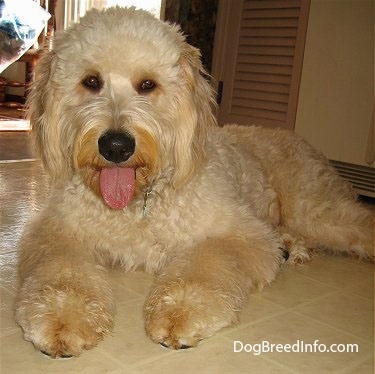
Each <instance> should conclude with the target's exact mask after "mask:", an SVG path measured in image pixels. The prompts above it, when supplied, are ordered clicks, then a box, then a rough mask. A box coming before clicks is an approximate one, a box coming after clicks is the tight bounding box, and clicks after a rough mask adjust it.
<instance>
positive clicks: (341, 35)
mask: <svg viewBox="0 0 375 374" xmlns="http://www.w3.org/2000/svg"><path fill="white" fill-rule="evenodd" d="M373 107H374V1H373V0H311V6H310V15H309V25H308V30H307V39H306V46H305V56H304V63H303V70H302V80H301V86H300V95H299V104H298V110H297V119H296V126H295V131H296V132H297V133H299V134H301V135H302V136H304V137H305V138H306V139H307V140H308V141H309V142H310V143H311V144H312V145H314V146H315V147H317V148H318V149H320V150H321V151H323V153H324V154H325V155H326V156H327V157H328V158H330V159H333V160H337V161H344V162H349V163H353V164H358V165H365V166H369V163H368V162H366V159H367V161H369V159H371V160H370V161H372V166H374V157H375V151H374V142H373V137H374V133H373V132H372V135H370V133H371V130H372V131H373V126H374V119H373V116H372V111H373ZM371 143H372V145H371ZM366 152H367V153H366ZM366 154H367V157H366Z"/></svg>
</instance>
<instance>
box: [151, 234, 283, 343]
mask: <svg viewBox="0 0 375 374" xmlns="http://www.w3.org/2000/svg"><path fill="white" fill-rule="evenodd" d="M281 263H282V251H281V250H280V249H279V248H278V245H277V244H276V242H274V241H272V240H271V241H268V240H266V239H253V240H250V241H247V240H246V241H245V240H244V239H238V240H237V239H218V240H215V239H210V240H207V241H205V242H204V243H202V244H200V245H198V246H197V247H195V248H194V249H192V250H191V251H188V252H186V253H185V255H184V256H177V257H176V258H175V259H174V260H172V261H171V262H170V263H169V264H168V265H167V266H166V267H165V269H163V271H162V272H161V273H160V275H159V276H158V277H157V280H156V283H155V285H154V286H153V288H152V290H151V292H150V295H149V297H148V300H147V301H146V304H145V309H144V313H145V323H146V332H147V334H148V336H149V337H150V338H151V339H152V340H153V341H154V342H156V343H160V344H162V345H164V346H167V347H170V348H173V349H183V348H188V347H194V346H196V345H197V344H198V342H199V341H200V340H202V339H204V338H207V337H209V336H211V335H213V334H214V333H215V332H216V331H218V330H219V329H221V328H223V327H225V326H228V325H230V324H232V323H233V322H235V321H236V319H237V314H238V313H237V312H239V311H240V310H241V308H242V306H243V304H244V302H245V301H246V297H247V295H248V293H249V291H251V290H252V289H257V288H262V287H263V286H264V285H266V284H268V283H270V282H271V281H272V280H273V279H274V277H275V275H276V273H277V271H278V269H279V267H280V264H281Z"/></svg>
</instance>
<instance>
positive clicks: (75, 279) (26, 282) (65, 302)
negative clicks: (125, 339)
mask: <svg viewBox="0 0 375 374" xmlns="http://www.w3.org/2000/svg"><path fill="white" fill-rule="evenodd" d="M51 222H53V221H52V220H48V219H45V220H40V221H39V222H38V223H36V224H34V225H33V226H32V227H31V228H30V230H29V231H28V232H27V233H25V234H24V236H23V238H22V240H21V245H20V254H19V275H20V278H21V286H20V290H19V294H18V298H17V304H16V320H17V322H18V324H19V325H20V326H21V327H22V329H23V331H24V337H25V339H26V340H29V341H31V342H32V343H33V344H34V346H35V347H36V348H37V349H39V350H41V351H42V352H44V353H46V354H48V355H50V356H51V357H55V358H56V357H67V356H72V355H74V356H77V355H79V354H80V353H81V352H82V351H83V350H84V349H90V348H92V347H94V346H95V345H96V344H97V343H98V342H99V341H100V340H101V339H103V337H104V335H105V334H106V333H108V332H109V331H110V329H111V327H112V320H113V313H114V301H113V296H112V292H111V289H110V287H109V285H108V282H107V281H106V279H105V274H104V273H105V271H104V269H102V268H101V267H99V266H96V265H95V261H94V255H93V253H92V252H90V250H88V248H86V246H85V243H84V242H83V241H80V240H79V239H78V238H77V236H75V235H74V234H73V233H72V232H71V231H69V230H68V229H66V228H64V227H63V226H61V225H58V224H57V223H56V224H55V226H53V225H52V224H51Z"/></svg>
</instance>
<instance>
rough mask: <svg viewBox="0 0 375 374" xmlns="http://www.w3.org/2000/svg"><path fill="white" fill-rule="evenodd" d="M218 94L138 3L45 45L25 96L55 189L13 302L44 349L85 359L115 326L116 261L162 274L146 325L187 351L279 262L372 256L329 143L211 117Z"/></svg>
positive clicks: (35, 224) (364, 217) (90, 17)
mask: <svg viewBox="0 0 375 374" xmlns="http://www.w3.org/2000/svg"><path fill="white" fill-rule="evenodd" d="M213 97H214V93H213V90H212V89H211V87H210V84H209V83H208V81H207V80H206V73H205V71H204V69H203V67H202V64H201V60H200V52H199V51H198V50H197V49H196V48H194V47H192V46H190V45H189V44H187V42H186V41H185V36H184V35H183V34H182V32H181V31H180V29H179V27H178V26H177V25H172V24H169V23H166V22H162V21H159V20H157V19H156V18H154V17H153V16H151V15H150V14H149V13H147V12H145V11H142V10H136V9H135V8H119V7H116V8H109V9H107V10H104V11H98V10H91V11H89V12H88V13H87V14H86V15H85V16H84V17H83V18H82V19H81V21H80V23H79V24H76V25H73V26H72V27H71V28H70V29H68V30H66V31H64V32H63V33H61V34H60V35H59V36H57V37H56V39H55V41H54V48H53V50H52V51H49V52H46V53H45V55H44V56H43V57H42V58H41V60H40V61H39V63H38V66H37V71H36V80H35V82H34V84H33V86H32V89H31V92H30V95H29V99H28V106H29V117H30V121H31V124H32V128H33V132H34V134H35V144H36V148H37V150H38V151H39V154H40V158H41V160H42V162H43V165H44V168H45V170H46V171H47V173H48V175H49V177H50V185H51V188H50V193H49V196H48V199H47V201H46V203H45V205H44V207H43V208H42V209H41V210H40V212H39V213H38V214H37V216H36V217H35V218H34V219H33V220H32V221H31V222H30V223H29V224H28V225H27V227H26V228H25V231H24V233H23V235H22V237H21V240H20V245H19V247H20V248H19V276H20V280H21V281H20V289H19V293H18V297H17V302H16V320H17V322H18V324H19V325H20V326H21V327H22V329H23V333H24V338H25V339H26V340H28V341H31V342H32V343H33V344H34V346H35V347H36V348H37V349H39V350H40V351H42V352H44V353H46V354H48V355H50V356H51V357H54V358H57V357H67V356H78V355H80V354H81V353H82V352H83V351H84V350H87V349H91V348H93V347H94V346H96V345H97V344H98V342H100V341H101V340H102V339H103V338H104V337H105V336H106V335H107V334H108V333H109V332H110V331H111V329H112V325H113V319H114V312H115V301H114V297H113V294H112V291H111V286H110V284H109V281H108V279H107V276H106V271H105V268H106V267H108V266H109V267H111V266H115V265H116V266H121V267H122V268H123V269H124V271H132V270H135V269H144V270H145V271H146V272H149V273H152V274H155V282H154V284H153V286H152V288H151V290H150V293H149V295H148V297H147V299H146V302H145V305H144V320H145V330H146V333H147V335H148V336H149V337H150V338H151V339H152V341H154V342H155V343H160V344H162V345H164V346H166V347H169V348H171V349H185V348H189V347H195V346H197V344H198V343H199V342H200V341H201V340H202V339H205V338H208V337H210V336H212V335H213V334H214V333H215V332H216V331H218V330H219V329H221V328H223V327H225V326H228V325H231V324H232V323H233V322H235V321H236V320H237V315H238V311H240V310H241V308H242V306H243V305H244V303H245V302H246V298H247V296H248V294H249V292H251V291H254V290H260V289H262V288H263V287H264V286H266V285H268V284H270V283H271V282H272V281H273V280H274V279H275V277H276V275H277V273H278V272H279V270H280V269H281V268H282V267H283V266H284V264H285V265H286V264H296V263H305V262H307V261H308V260H309V259H310V258H311V256H312V255H313V252H314V251H317V250H320V249H329V250H331V251H334V252H340V253H349V254H352V255H355V256H357V257H360V258H363V259H367V260H373V258H374V249H373V228H374V226H373V216H372V212H371V211H370V210H368V209H367V208H365V207H364V206H362V205H361V204H360V203H358V202H357V201H356V197H355V194H354V193H353V191H352V189H351V187H349V185H348V184H347V183H346V182H344V181H343V180H342V179H341V178H340V177H339V176H338V175H337V174H336V172H335V171H334V169H333V168H332V167H331V166H330V165H329V163H328V161H327V160H326V159H325V158H324V156H323V155H321V154H320V153H319V152H317V151H316V150H314V149H313V148H312V147H311V146H310V145H309V144H308V143H306V142H305V141H304V140H302V139H301V138H300V137H298V136H297V135H295V134H293V133H292V132H288V131H284V130H280V129H279V130H277V129H274V130H273V129H264V128H261V127H256V126H248V127H246V126H242V127H240V126H237V125H234V124H233V125H226V126H224V127H219V126H217V122H216V119H215V116H214V105H213ZM288 257H289V258H288Z"/></svg>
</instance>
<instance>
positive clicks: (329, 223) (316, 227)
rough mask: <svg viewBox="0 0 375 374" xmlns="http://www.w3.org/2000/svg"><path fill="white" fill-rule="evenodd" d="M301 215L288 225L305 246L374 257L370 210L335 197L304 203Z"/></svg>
mask: <svg viewBox="0 0 375 374" xmlns="http://www.w3.org/2000/svg"><path fill="white" fill-rule="evenodd" d="M306 205H308V206H309V207H308V209H307V210H306V212H304V213H303V217H302V216H301V217H297V218H296V219H293V220H289V222H288V225H289V227H292V228H293V230H294V231H297V232H298V233H299V234H300V235H302V237H303V238H304V239H305V242H306V246H307V247H308V248H323V249H329V250H332V251H335V252H345V253H349V254H351V255H355V256H358V257H360V258H364V259H367V260H370V261H371V260H372V261H373V260H374V228H375V226H374V212H373V211H371V210H370V209H368V208H367V207H365V206H362V205H361V204H360V203H358V202H356V201H354V200H352V199H349V198H344V199H336V200H335V201H330V200H329V199H328V200H327V201H326V202H323V203H322V204H320V205H314V203H313V202H311V203H307V204H306Z"/></svg>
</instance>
